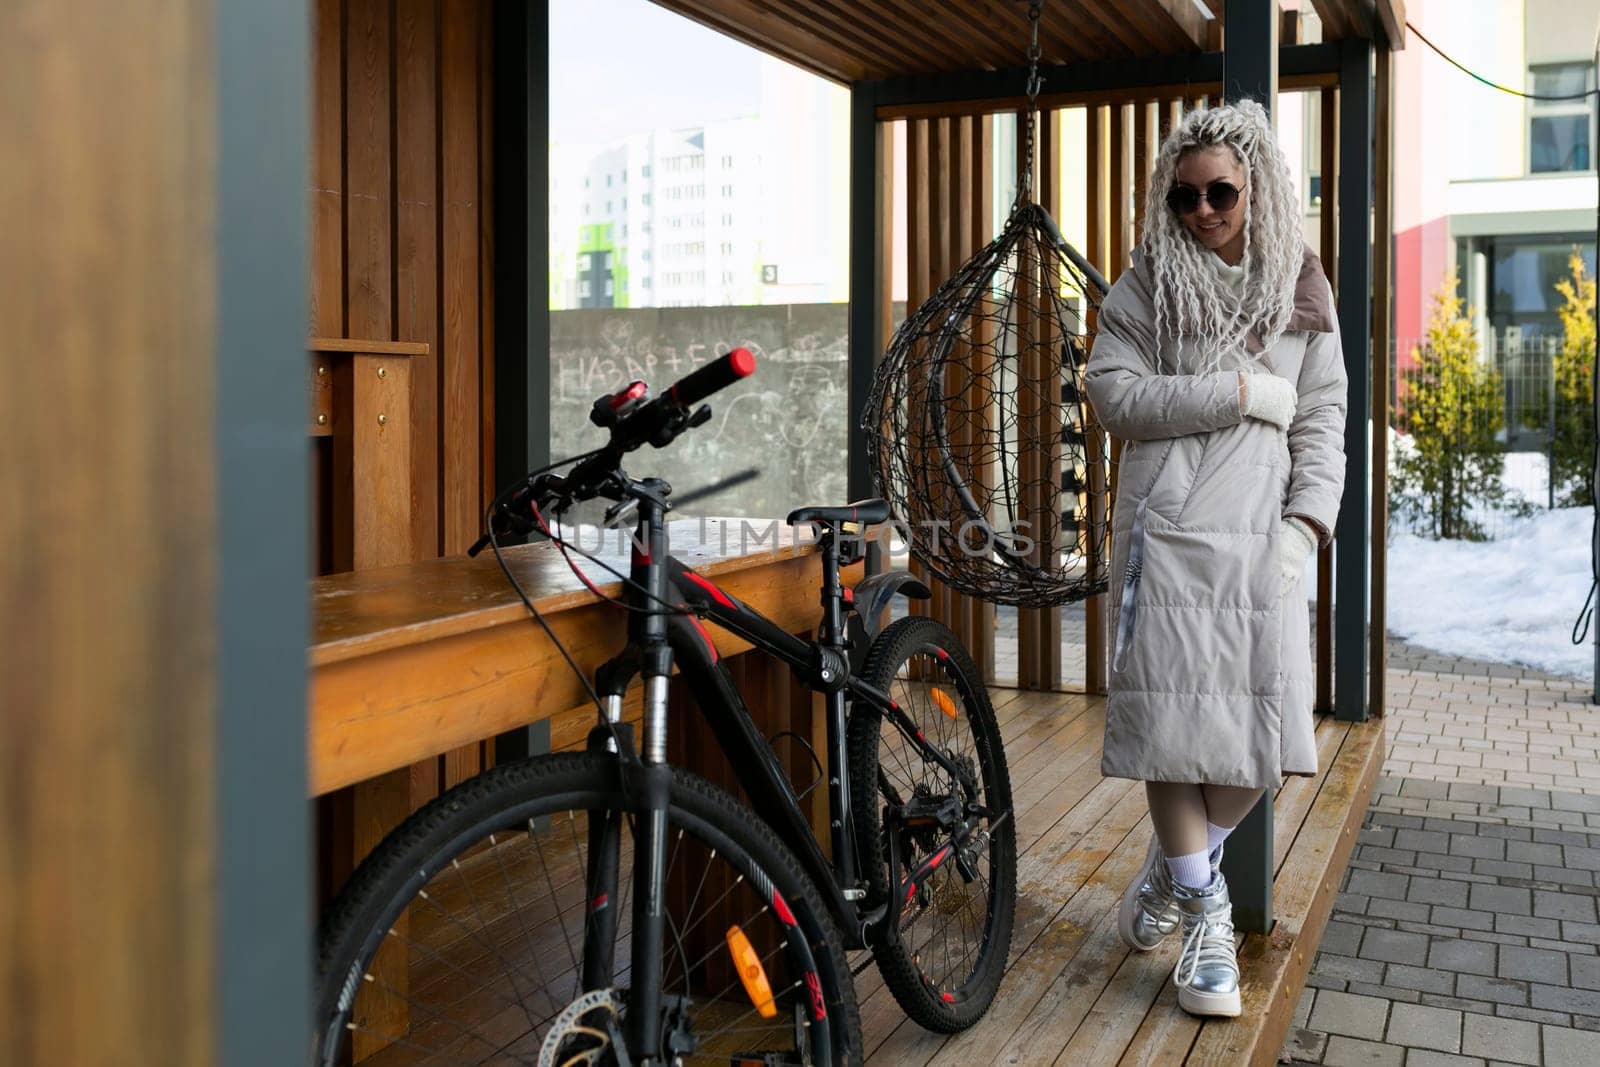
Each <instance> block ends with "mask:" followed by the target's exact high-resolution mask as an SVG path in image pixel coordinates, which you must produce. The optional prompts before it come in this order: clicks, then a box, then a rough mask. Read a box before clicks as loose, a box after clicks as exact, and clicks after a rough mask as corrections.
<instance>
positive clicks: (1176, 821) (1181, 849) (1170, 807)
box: [1144, 782, 1248, 856]
mask: <svg viewBox="0 0 1600 1067" xmlns="http://www.w3.org/2000/svg"><path fill="white" fill-rule="evenodd" d="M1205 788H1208V789H1209V788H1212V787H1210V786H1207V787H1205ZM1144 794H1145V800H1146V802H1147V803H1148V804H1149V805H1150V821H1151V822H1152V823H1153V824H1154V825H1155V828H1156V839H1157V840H1158V841H1160V842H1161V851H1163V852H1165V853H1166V854H1167V855H1168V856H1185V855H1189V854H1191V853H1195V852H1204V851H1205V849H1206V800H1205V794H1204V793H1202V792H1201V787H1200V786H1198V785H1193V784H1191V783H1188V782H1146V783H1145V784H1144ZM1247 810H1248V809H1247ZM1242 817H1243V816H1241V818H1242Z"/></svg>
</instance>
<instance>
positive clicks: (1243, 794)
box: [1151, 785, 1266, 841]
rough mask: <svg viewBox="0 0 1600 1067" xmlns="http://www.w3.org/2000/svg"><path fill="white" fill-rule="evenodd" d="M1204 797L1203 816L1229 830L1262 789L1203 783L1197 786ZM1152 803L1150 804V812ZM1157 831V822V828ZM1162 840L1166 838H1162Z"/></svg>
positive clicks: (1259, 797) (1247, 813)
mask: <svg viewBox="0 0 1600 1067" xmlns="http://www.w3.org/2000/svg"><path fill="white" fill-rule="evenodd" d="M1199 789H1200V791H1201V792H1202V793H1203V794H1204V797H1205V809H1206V810H1205V818H1206V819H1207V820H1208V821H1209V822H1211V823H1212V824H1214V825H1216V826H1222V827H1226V828H1227V829H1229V830H1231V829H1233V828H1234V827H1235V826H1238V825H1239V822H1240V821H1241V820H1242V819H1243V818H1244V817H1245V816H1246V815H1249V814H1250V809H1251V808H1253V807H1255V806H1256V801H1258V800H1260V799H1261V794H1262V793H1264V792H1266V790H1264V789H1249V788H1246V787H1244V786H1237V785H1203V786H1200V787H1199ZM1154 807H1155V806H1154V805H1153V804H1152V805H1151V810H1152V812H1153V811H1154ZM1157 832H1158V833H1159V832H1160V831H1159V824H1158V830H1157ZM1162 840H1163V841H1165V840H1166V838H1162Z"/></svg>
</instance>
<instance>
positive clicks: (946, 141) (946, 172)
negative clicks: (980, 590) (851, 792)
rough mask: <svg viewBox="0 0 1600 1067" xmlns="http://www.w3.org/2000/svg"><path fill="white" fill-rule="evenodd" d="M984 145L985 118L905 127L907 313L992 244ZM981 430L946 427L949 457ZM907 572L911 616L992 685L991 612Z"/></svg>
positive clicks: (950, 382)
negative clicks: (920, 591) (944, 628)
mask: <svg viewBox="0 0 1600 1067" xmlns="http://www.w3.org/2000/svg"><path fill="white" fill-rule="evenodd" d="M992 144H993V120H992V119H991V118H990V117H989V116H987V115H960V116H954V117H936V118H928V119H911V120H908V121H907V123H906V156H907V159H906V182H907V198H906V203H907V244H906V249H907V259H906V262H907V272H908V278H907V301H908V303H907V306H908V307H911V308H915V307H917V306H919V305H920V304H922V303H923V302H924V301H926V300H927V299H928V297H929V296H931V295H932V293H933V292H934V290H936V289H937V288H938V287H939V286H940V285H941V284H943V282H944V281H945V280H946V279H948V278H949V277H950V276H951V275H953V274H954V273H955V272H956V271H957V270H959V269H960V268H961V266H962V265H963V264H964V263H966V261H967V260H968V259H970V258H971V257H972V256H973V255H974V254H975V253H976V252H977V251H978V249H980V248H982V247H983V246H984V245H985V244H987V243H988V242H989V241H990V240H991V239H993V237H994V233H993V228H992V226H991V225H990V201H991V200H992V198H993V180H992V177H991V173H992V172H991V165H992V160H993V151H992ZM885 202H887V203H892V200H890V199H888V198H886V200H885ZM886 288H887V286H886ZM981 329H982V327H980V330H981ZM885 336H887V334H885ZM980 336H981V334H980ZM982 372H983V368H978V367H974V368H972V372H971V373H975V374H981V373H982ZM965 373H966V372H962V371H959V370H955V369H952V370H951V371H949V372H947V377H946V382H945V390H946V394H947V395H950V396H964V395H966V394H967V393H968V391H969V389H968V385H969V382H968V379H967V377H966V376H965ZM982 406H983V405H981V404H979V403H977V402H976V400H974V401H973V402H972V403H971V404H970V407H972V408H979V407H982ZM984 430H985V425H984V423H983V422H982V421H981V419H977V420H975V419H966V418H963V419H961V420H957V421H954V422H952V424H951V429H950V443H951V447H952V449H953V450H954V451H956V452H957V453H958V454H959V453H960V452H961V451H962V450H963V449H966V448H976V447H980V443H981V442H982V441H983V440H984V437H985V434H984ZM911 570H912V573H914V574H917V575H918V576H919V577H921V578H922V579H923V580H924V581H928V582H929V583H930V585H931V586H932V588H933V590H934V598H933V600H932V601H929V602H926V603H913V605H912V609H911V610H913V611H915V612H919V613H926V614H929V615H931V616H933V617H934V618H937V619H939V620H940V621H942V622H944V623H945V624H946V625H948V626H949V627H950V628H951V629H952V630H954V631H955V633H956V635H957V636H958V637H960V638H961V641H962V643H963V644H965V645H966V646H967V649H968V650H969V651H970V652H971V653H972V657H973V661H974V662H975V663H976V664H977V665H978V667H979V669H980V670H982V671H983V672H984V676H985V677H992V675H993V671H994V627H995V615H994V610H995V609H994V605H993V604H990V603H987V602H984V601H981V600H978V599H976V598H973V597H968V596H964V595H962V594H959V593H956V592H955V591H953V590H951V589H949V588H947V587H946V586H945V585H944V583H942V582H939V581H938V580H937V579H933V578H932V577H931V576H930V575H929V574H928V573H927V571H926V570H925V568H923V567H922V565H921V564H920V563H917V562H916V561H912V563H911Z"/></svg>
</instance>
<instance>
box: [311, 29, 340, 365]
mask: <svg viewBox="0 0 1600 1067" xmlns="http://www.w3.org/2000/svg"><path fill="white" fill-rule="evenodd" d="M313 18H314V20H315V21H314V22H313V24H312V33H311V42H312V48H313V52H312V56H311V309H310V310H311V323H310V328H311V332H312V333H314V334H325V335H330V336H333V337H342V336H344V332H345V315H344V127H343V108H344V6H343V0H316V8H315V11H314V13H313Z"/></svg>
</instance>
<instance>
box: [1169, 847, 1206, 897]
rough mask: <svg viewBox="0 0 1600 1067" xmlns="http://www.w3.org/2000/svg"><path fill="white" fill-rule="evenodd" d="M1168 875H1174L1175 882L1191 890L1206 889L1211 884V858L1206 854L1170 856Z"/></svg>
mask: <svg viewBox="0 0 1600 1067" xmlns="http://www.w3.org/2000/svg"><path fill="white" fill-rule="evenodd" d="M1167 873H1168V874H1170V875H1172V880H1173V881H1174V882H1178V883H1180V884H1182V885H1185V886H1188V887H1189V888H1190V889H1204V888H1205V887H1206V886H1208V885H1210V884H1211V858H1210V856H1208V855H1207V854H1206V853H1204V852H1190V853H1188V854H1187V855H1183V856H1168V857H1167Z"/></svg>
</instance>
